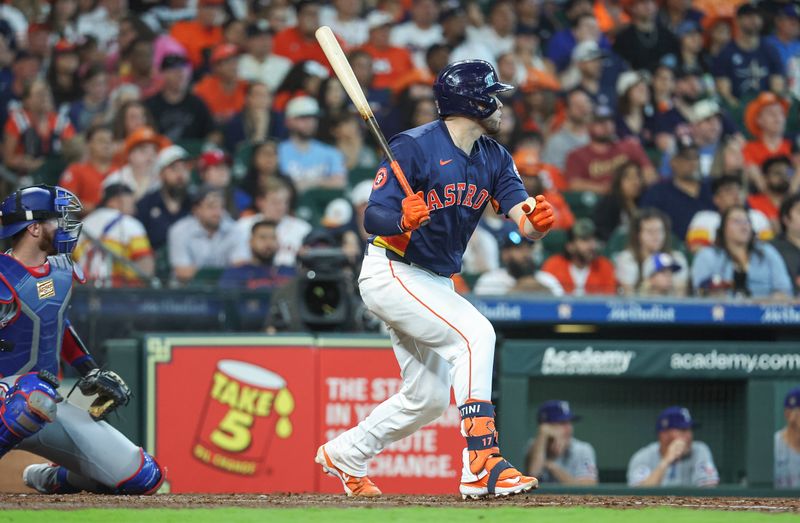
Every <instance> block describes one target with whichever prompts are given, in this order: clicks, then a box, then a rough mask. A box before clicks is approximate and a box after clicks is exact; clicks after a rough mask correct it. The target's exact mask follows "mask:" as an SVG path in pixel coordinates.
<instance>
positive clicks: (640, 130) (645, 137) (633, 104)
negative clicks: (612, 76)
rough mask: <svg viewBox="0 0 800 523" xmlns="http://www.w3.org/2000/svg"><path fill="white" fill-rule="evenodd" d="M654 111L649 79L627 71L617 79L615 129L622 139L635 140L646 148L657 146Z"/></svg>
mask: <svg viewBox="0 0 800 523" xmlns="http://www.w3.org/2000/svg"><path fill="white" fill-rule="evenodd" d="M654 116H655V115H654V111H653V106H652V104H651V103H650V89H649V87H648V84H647V77H646V76H645V75H643V74H641V73H639V72H637V71H626V72H624V73H622V74H621V75H619V76H618V77H617V114H616V118H615V120H614V127H615V129H616V133H617V136H618V137H619V138H620V139H625V138H635V139H636V140H638V141H639V144H640V145H641V146H642V147H644V148H651V147H653V146H654V145H655V133H654V129H653V124H654Z"/></svg>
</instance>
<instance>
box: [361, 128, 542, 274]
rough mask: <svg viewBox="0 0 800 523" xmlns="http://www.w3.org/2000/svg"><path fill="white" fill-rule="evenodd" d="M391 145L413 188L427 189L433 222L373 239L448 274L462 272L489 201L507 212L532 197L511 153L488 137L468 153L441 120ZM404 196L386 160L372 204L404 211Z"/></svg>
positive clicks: (377, 180)
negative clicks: (518, 172)
mask: <svg viewBox="0 0 800 523" xmlns="http://www.w3.org/2000/svg"><path fill="white" fill-rule="evenodd" d="M389 145H390V147H391V148H392V152H393V153H394V154H395V156H396V157H397V159H398V162H399V163H400V166H401V167H402V168H403V172H404V173H405V175H406V178H408V183H409V185H411V188H412V189H413V190H414V192H418V191H422V192H423V194H424V199H425V202H426V203H427V205H428V210H429V211H430V213H431V221H430V223H429V224H428V225H427V226H425V227H421V228H420V229H418V230H416V231H413V232H411V233H405V234H398V235H396V236H388V237H382V236H374V237H372V238H371V242H372V243H374V244H375V245H378V246H380V247H384V248H386V249H390V250H392V251H394V252H396V253H397V254H399V255H401V256H404V257H405V259H406V260H408V261H410V262H412V263H415V264H417V265H421V266H423V267H425V268H427V269H430V270H431V271H433V272H436V273H439V274H444V275H450V274H455V273H457V272H459V271H460V270H461V258H462V256H463V254H464V250H465V249H466V246H467V242H468V241H469V239H470V237H471V236H472V233H473V231H474V230H475V227H477V225H478V221H479V220H480V217H481V214H482V213H483V209H484V207H485V206H486V204H488V203H489V201H490V199H494V200H495V201H496V202H497V204H498V205H499V210H500V211H501V212H503V213H504V214H505V213H508V211H509V210H510V209H511V208H512V207H513V206H514V205H516V204H518V203H519V202H521V201H523V200H525V199H526V198H527V197H528V194H527V192H525V188H524V186H523V185H522V180H520V178H519V175H518V174H517V170H516V168H515V167H514V161H513V160H512V159H511V155H510V154H509V153H508V151H506V150H505V149H504V148H503V147H502V146H501V145H500V144H498V143H497V142H496V141H494V140H493V139H491V138H489V137H487V136H482V137H481V138H480V139H478V141H477V142H475V146H474V148H473V152H472V154H471V155H469V156H468V155H467V154H466V153H464V151H462V150H461V149H459V148H458V147H456V145H455V144H454V143H453V140H452V138H451V137H450V133H449V132H448V130H447V127H446V126H445V124H444V122H443V121H441V120H437V121H435V122H431V123H429V124H426V125H423V126H421V127H417V128H414V129H410V130H408V131H405V132H403V133H400V134H398V135H396V136H395V137H394V138H392V140H391V141H390V144H389ZM404 197H405V194H404V193H403V189H402V188H401V187H400V184H399V182H398V181H397V179H396V178H395V176H394V175H393V174H392V172H391V168H390V167H389V164H388V162H387V161H386V160H384V162H383V163H382V164H381V166H380V168H379V169H378V174H377V175H376V177H375V182H374V184H373V189H372V195H371V196H370V199H369V205H380V206H383V207H386V208H387V209H400V207H401V202H402V200H403V198H404ZM398 233H400V231H399V230H398Z"/></svg>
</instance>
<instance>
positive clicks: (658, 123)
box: [653, 67, 719, 153]
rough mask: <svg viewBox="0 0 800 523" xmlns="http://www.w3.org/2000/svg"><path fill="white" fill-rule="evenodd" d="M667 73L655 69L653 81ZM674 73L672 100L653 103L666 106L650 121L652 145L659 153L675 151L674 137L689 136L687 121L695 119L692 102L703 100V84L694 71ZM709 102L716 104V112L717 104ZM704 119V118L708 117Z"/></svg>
mask: <svg viewBox="0 0 800 523" xmlns="http://www.w3.org/2000/svg"><path fill="white" fill-rule="evenodd" d="M668 70H669V69H668V68H666V67H659V68H658V69H657V70H656V78H659V76H660V75H669V73H667V72H666V71H668ZM674 74H675V82H674V87H675V89H674V96H673V97H672V99H671V100H666V99H662V100H661V101H660V102H659V100H658V98H656V100H655V101H656V103H660V104H661V105H666V104H668V105H669V107H662V108H661V110H659V112H657V113H656V116H655V119H654V121H653V131H654V132H655V138H656V146H657V147H658V150H659V151H661V152H662V153H671V152H672V151H674V150H675V142H676V138H677V137H682V136H686V135H689V134H691V132H692V129H691V125H690V124H689V122H690V120H692V119H693V118H695V113H696V112H695V111H693V106H694V105H695V103H696V102H698V101H701V100H702V97H703V85H702V83H701V82H700V77H699V76H698V75H697V74H696V73H695V72H694V71H690V70H687V69H678V70H677V71H675V72H674ZM665 81H666V80H665ZM654 91H655V89H654ZM712 103H714V104H715V105H716V110H717V111H719V105H717V104H716V102H712ZM709 107H710V105H709ZM705 117H706V118H707V117H708V115H706V116H705Z"/></svg>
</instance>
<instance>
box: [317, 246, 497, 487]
mask: <svg viewBox="0 0 800 523" xmlns="http://www.w3.org/2000/svg"><path fill="white" fill-rule="evenodd" d="M358 283H359V289H360V291H361V297H362V299H363V300H364V303H365V304H366V305H367V307H368V308H369V310H371V311H372V312H373V313H374V314H375V315H377V316H378V317H379V318H380V319H382V320H383V321H384V322H385V323H386V325H387V326H388V328H389V335H390V336H391V339H392V345H393V347H394V353H395V357H396V358H397V362H398V363H399V365H400V373H401V376H402V378H403V385H402V387H401V388H400V391H399V392H398V393H397V394H395V395H394V396H392V397H391V398H389V399H387V400H386V401H384V402H383V403H381V404H380V405H378V406H377V407H375V410H373V411H372V413H370V414H369V416H367V417H366V419H364V421H362V422H361V423H359V424H358V425H357V426H355V427H353V428H352V429H350V430H348V431H347V432H344V433H342V434H341V435H339V436H338V437H337V438H335V439H333V440H332V441H330V442H328V443H327V444H326V445H325V449H326V451H327V452H328V455H329V457H330V458H331V460H332V461H333V462H334V464H335V465H336V466H338V467H339V468H340V469H342V470H343V471H344V472H346V473H347V474H350V475H353V476H364V475H366V474H367V462H368V461H369V460H370V459H371V458H372V457H373V456H375V455H377V454H378V453H380V452H381V451H382V450H383V449H384V448H385V447H386V446H387V445H389V444H391V443H393V442H395V441H398V440H400V439H402V438H404V437H406V436H408V435H410V434H412V433H414V432H415V431H416V430H418V429H420V428H421V427H423V426H424V425H427V424H428V423H430V422H432V421H434V420H435V419H436V418H438V417H439V416H441V415H442V413H443V412H444V410H445V409H446V408H447V406H448V405H449V404H450V388H451V387H452V388H453V391H454V394H455V399H456V404H458V405H463V404H464V403H466V401H467V399H470V398H471V399H478V400H483V401H490V400H491V391H492V366H493V364H494V348H495V333H494V328H493V327H492V324H491V323H490V322H489V320H487V319H486V318H485V317H484V316H483V315H482V314H481V313H480V312H478V310H477V309H476V308H475V307H473V306H472V304H471V303H469V302H468V301H467V300H466V299H464V298H463V297H461V296H460V295H458V294H457V293H456V292H455V291H454V290H453V282H452V280H451V279H450V278H446V277H444V276H439V275H436V274H434V273H432V272H430V271H427V270H425V269H423V268H421V267H418V266H415V265H408V264H405V263H402V262H398V261H391V260H389V259H388V258H386V254H385V251H384V249H382V248H380V247H376V246H374V245H370V246H369V247H368V249H367V255H366V256H364V262H363V264H362V266H361V275H360V276H359V281H358ZM467 470H468V469H467Z"/></svg>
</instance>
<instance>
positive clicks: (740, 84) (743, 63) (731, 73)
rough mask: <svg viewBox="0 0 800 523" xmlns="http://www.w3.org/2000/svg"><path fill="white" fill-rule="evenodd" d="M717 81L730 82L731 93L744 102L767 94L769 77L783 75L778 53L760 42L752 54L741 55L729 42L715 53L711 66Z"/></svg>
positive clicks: (735, 45)
mask: <svg viewBox="0 0 800 523" xmlns="http://www.w3.org/2000/svg"><path fill="white" fill-rule="evenodd" d="M712 72H713V73H714V76H715V77H717V78H721V77H724V78H727V79H729V80H730V82H731V93H732V94H733V96H735V97H736V98H743V97H745V98H747V97H753V96H756V95H758V93H760V92H761V91H767V90H769V77H770V75H782V74H784V68H783V63H782V62H781V57H780V55H779V54H778V51H776V50H775V48H774V47H772V46H771V45H768V44H766V43H765V42H764V41H763V40H762V41H761V42H759V44H758V47H756V48H755V49H754V50H752V51H745V50H744V49H742V48H741V47H739V46H738V45H737V44H736V42H735V41H733V40H732V41H731V42H729V43H728V45H726V46H725V47H724V48H723V49H722V51H721V52H720V53H719V55H718V56H717V58H716V59H715V60H714V63H713V64H712Z"/></svg>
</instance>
